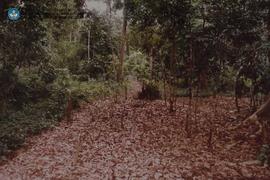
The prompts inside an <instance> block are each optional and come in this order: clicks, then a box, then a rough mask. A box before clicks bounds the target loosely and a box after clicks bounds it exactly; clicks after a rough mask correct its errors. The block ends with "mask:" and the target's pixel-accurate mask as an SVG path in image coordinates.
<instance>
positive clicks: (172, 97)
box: [169, 37, 176, 112]
mask: <svg viewBox="0 0 270 180" xmlns="http://www.w3.org/2000/svg"><path fill="white" fill-rule="evenodd" d="M175 64H176V41H175V37H174V39H172V49H171V59H170V85H169V86H170V90H169V91H170V92H169V93H170V94H169V103H170V109H169V110H170V112H174V102H175V90H174V84H175Z"/></svg>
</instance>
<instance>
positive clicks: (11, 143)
mask: <svg viewBox="0 0 270 180" xmlns="http://www.w3.org/2000/svg"><path fill="white" fill-rule="evenodd" d="M18 79H19V80H18V82H17V84H16V85H15V88H14V89H13V91H12V92H10V93H14V94H16V96H17V97H16V96H14V98H13V99H12V100H11V101H9V103H8V104H7V105H6V107H5V108H6V109H5V113H2V114H1V116H0V157H1V159H0V160H4V159H5V157H4V156H5V155H8V154H10V153H11V152H12V151H14V150H16V149H18V148H19V147H21V146H22V145H23V144H24V142H25V140H26V138H27V137H28V136H31V135H36V134H39V133H40V132H41V131H42V130H45V129H48V128H51V127H54V126H56V125H57V124H58V123H59V122H60V120H61V119H63V116H64V114H65V110H66V106H67V103H68V98H69V97H68V96H71V100H72V104H73V108H78V107H79V105H80V102H82V101H87V102H89V101H93V100H95V99H97V98H104V97H106V96H109V95H111V94H113V93H114V92H117V91H116V88H115V87H116V85H115V83H114V82H112V81H110V82H109V81H98V80H89V81H85V82H81V81H78V80H77V78H76V77H71V76H69V75H68V74H65V75H63V73H62V74H61V73H59V74H57V78H56V79H55V80H54V81H53V82H52V83H49V84H45V83H44V81H43V80H42V78H41V77H39V76H34V75H33V74H31V75H30V76H28V75H27V74H25V73H23V74H22V75H21V77H20V76H19V77H18ZM68 92H69V93H68Z"/></svg>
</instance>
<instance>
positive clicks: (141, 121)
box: [0, 99, 270, 180]
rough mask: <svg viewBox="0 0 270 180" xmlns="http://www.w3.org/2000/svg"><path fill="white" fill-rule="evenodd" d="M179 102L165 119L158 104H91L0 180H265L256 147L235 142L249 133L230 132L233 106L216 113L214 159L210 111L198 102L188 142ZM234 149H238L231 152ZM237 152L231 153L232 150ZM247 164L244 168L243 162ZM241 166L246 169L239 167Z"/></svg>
mask: <svg viewBox="0 0 270 180" xmlns="http://www.w3.org/2000/svg"><path fill="white" fill-rule="evenodd" d="M183 100H184V99H179V102H178V103H177V112H175V113H174V114H170V113H168V111H167V108H166V107H165V105H164V102H162V101H155V102H146V101H137V100H128V101H123V102H118V103H115V102H113V101H112V100H106V101H97V102H95V103H93V104H88V105H86V106H85V107H84V108H82V109H80V111H79V112H76V113H75V114H74V118H73V119H74V122H73V123H72V124H71V125H67V124H65V123H62V124H61V125H60V126H59V127H57V128H55V129H53V130H51V131H48V132H45V133H43V134H42V135H40V136H38V137H34V138H32V139H31V140H30V144H32V145H31V146H30V147H29V148H28V149H27V150H20V151H19V152H18V156H17V157H16V158H14V159H13V160H11V161H10V162H9V163H8V164H6V165H4V166H2V167H0V179H1V180H16V179H19V180H28V179H29V180H36V179H42V180H44V179H45V180H46V179H61V180H62V179H63V180H69V179H70V180H77V179H83V180H84V179H85V180H89V179H90V180H91V179H93V180H99V179H100V180H106V179H111V180H114V179H138V180H141V179H192V178H195V177H196V178H195V179H209V178H210V179H233V178H234V179H240V178H243V179H247V178H250V179H253V178H254V177H256V179H267V178H269V177H270V172H269V170H268V169H267V168H264V167H261V166H259V165H256V164H254V161H252V162H251V161H250V160H254V159H255V158H256V151H257V149H256V148H257V146H256V143H255V144H254V142H253V141H240V140H242V138H243V137H244V136H245V133H246V132H243V133H239V132H236V131H235V132H234V131H230V130H229V129H230V127H231V126H232V125H233V124H235V123H237V122H235V121H232V120H230V119H229V118H228V117H231V116H233V114H228V112H230V111H231V110H232V109H233V106H232V104H230V102H232V100H231V99H224V100H223V101H221V102H222V103H221V104H220V105H219V108H220V109H218V111H219V112H220V114H219V115H218V117H216V120H214V121H212V123H213V124H214V126H215V132H214V135H213V139H214V143H213V150H212V152H211V151H210V150H209V149H208V147H207V140H208V137H209V135H208V134H209V133H208V132H209V118H211V117H212V116H213V115H212V114H211V111H212V110H211V108H209V105H208V103H207V101H208V100H204V101H205V102H203V101H202V102H201V105H200V107H201V108H200V109H199V114H198V117H197V119H198V120H197V123H196V124H197V127H198V128H196V129H194V130H193V136H192V138H186V134H185V131H184V121H185V117H186V111H187V109H188V107H187V105H183ZM237 142H241V143H238V144H237V145H234V144H236V143H237ZM232 145H234V146H232ZM247 161H248V162H247ZM243 162H245V163H243Z"/></svg>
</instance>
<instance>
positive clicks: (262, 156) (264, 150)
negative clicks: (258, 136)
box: [257, 145, 270, 165]
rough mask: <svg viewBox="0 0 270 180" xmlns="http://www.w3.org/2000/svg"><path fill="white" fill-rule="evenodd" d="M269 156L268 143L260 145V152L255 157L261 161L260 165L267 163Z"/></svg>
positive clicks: (269, 148)
mask: <svg viewBox="0 0 270 180" xmlns="http://www.w3.org/2000/svg"><path fill="white" fill-rule="evenodd" d="M269 158H270V147H269V145H263V146H262V147H261V150H260V153H259V155H258V157H257V159H258V160H259V161H260V162H261V164H262V165H265V164H267V165H269V163H270V162H269V160H270V159H269Z"/></svg>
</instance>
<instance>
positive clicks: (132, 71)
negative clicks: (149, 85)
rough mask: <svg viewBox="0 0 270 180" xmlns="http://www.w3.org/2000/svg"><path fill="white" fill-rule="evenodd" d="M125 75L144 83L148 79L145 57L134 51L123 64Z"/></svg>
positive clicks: (148, 70) (147, 64)
mask: <svg viewBox="0 0 270 180" xmlns="http://www.w3.org/2000/svg"><path fill="white" fill-rule="evenodd" d="M125 74H126V75H127V74H128V75H132V76H134V77H137V78H138V80H140V81H142V82H144V81H146V80H149V79H150V67H149V63H148V61H147V58H146V56H145V55H144V54H143V53H141V52H140V51H137V52H136V51H134V52H132V53H131V54H130V56H129V57H128V58H127V60H126V62H125Z"/></svg>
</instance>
